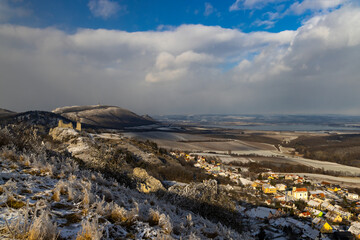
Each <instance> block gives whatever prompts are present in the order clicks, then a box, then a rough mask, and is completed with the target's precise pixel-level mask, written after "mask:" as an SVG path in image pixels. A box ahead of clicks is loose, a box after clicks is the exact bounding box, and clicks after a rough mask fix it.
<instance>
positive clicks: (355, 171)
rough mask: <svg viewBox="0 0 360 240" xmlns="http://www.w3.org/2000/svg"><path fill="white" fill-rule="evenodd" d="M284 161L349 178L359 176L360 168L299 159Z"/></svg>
mask: <svg viewBox="0 0 360 240" xmlns="http://www.w3.org/2000/svg"><path fill="white" fill-rule="evenodd" d="M286 159H287V160H289V161H292V162H297V163H300V164H303V165H306V166H310V167H314V168H323V169H324V170H329V171H341V172H343V173H344V174H348V175H350V176H351V175H355V176H360V168H357V167H352V166H346V165H342V164H338V163H334V162H326V161H319V160H312V159H307V158H301V157H286Z"/></svg>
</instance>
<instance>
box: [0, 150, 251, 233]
mask: <svg viewBox="0 0 360 240" xmlns="http://www.w3.org/2000/svg"><path fill="white" fill-rule="evenodd" d="M0 155H1V152H0ZM25 158H29V159H30V165H29V166H27V164H25V162H23V160H21V161H20V160H7V159H0V190H1V191H0V206H1V207H0V238H1V239H12V238H13V236H12V235H13V233H16V234H19V236H25V234H27V233H28V232H29V231H31V229H38V230H39V231H43V232H46V231H47V230H46V229H48V230H49V229H53V228H54V229H53V230H51V231H52V233H53V234H56V232H58V233H59V236H60V238H61V239H75V238H76V237H77V236H78V235H79V234H81V233H82V232H83V231H86V232H87V231H90V230H91V232H87V233H88V234H91V235H92V236H93V237H94V238H95V235H94V234H100V235H103V237H104V238H105V239H128V238H134V239H144V238H145V239H205V238H206V237H205V235H204V234H205V233H209V234H212V233H216V234H218V235H219V236H221V238H223V239H251V237H249V235H248V234H247V235H240V234H238V233H237V232H235V231H234V230H231V229H229V228H227V227H225V226H223V225H221V224H217V223H213V222H210V221H209V220H207V219H204V218H202V217H200V216H198V215H196V214H194V213H192V212H190V211H187V210H183V209H180V208H178V207H177V206H175V205H171V204H169V203H167V202H165V201H164V200H161V199H157V198H156V197H155V196H154V195H147V194H143V193H140V192H138V191H136V190H132V189H129V188H127V187H124V186H121V185H119V184H118V183H117V182H116V181H115V180H110V181H109V180H108V179H105V178H103V176H102V175H101V174H99V173H96V172H91V171H88V170H79V169H78V167H77V165H76V164H75V163H74V162H72V160H71V159H64V160H59V159H56V158H50V159H47V158H46V156H36V155H34V154H32V155H29V156H26V157H25ZM16 159H19V158H16ZM177 184H181V183H177ZM105 200H106V201H105ZM5 203H6V204H5ZM27 203H28V205H27ZM28 213H29V214H28ZM35 213H37V214H35ZM39 220H40V222H39ZM35 224H40V225H39V226H38V225H36V226H38V228H35ZM54 224H56V226H55V225H54ZM85 226H88V227H85ZM9 229H10V230H9ZM36 231H37V230H36ZM244 234H246V233H244ZM45 239H46V238H45Z"/></svg>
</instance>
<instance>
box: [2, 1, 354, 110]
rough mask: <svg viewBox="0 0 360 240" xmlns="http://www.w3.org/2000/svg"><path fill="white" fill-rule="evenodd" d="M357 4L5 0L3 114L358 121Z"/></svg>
mask: <svg viewBox="0 0 360 240" xmlns="http://www.w3.org/2000/svg"><path fill="white" fill-rule="evenodd" d="M359 23H360V6H359V1H358V0H297V1H292V0H231V1H185V0H181V1H165V0H161V1H138V0H129V1H125V0H123V1H117V0H63V1H45V0H32V1H30V0H1V1H0V72H1V76H0V103H1V105H0V107H1V108H6V109H10V110H14V111H24V110H29V109H43V110H52V109H54V108H56V107H60V106H66V105H87V104H97V103H98V102H100V103H102V104H107V105H116V106H121V107H124V108H128V109H131V110H133V111H135V112H138V113H141V114H145V113H148V114H176V113H271V114H274V113H280V114H281V113H301V114H314V113H316V114H321V113H342V114H360V106H359V103H360V95H359V94H358V92H359V90H360V81H359V79H358V76H359V75H360V69H359V67H358V62H359V56H360V27H359Z"/></svg>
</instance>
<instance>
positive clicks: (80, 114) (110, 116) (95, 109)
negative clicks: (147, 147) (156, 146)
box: [53, 105, 156, 128]
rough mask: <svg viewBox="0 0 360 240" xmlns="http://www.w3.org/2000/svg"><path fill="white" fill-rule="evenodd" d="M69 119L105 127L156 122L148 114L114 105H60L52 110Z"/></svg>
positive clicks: (122, 126) (121, 126) (132, 125)
mask: <svg viewBox="0 0 360 240" xmlns="http://www.w3.org/2000/svg"><path fill="white" fill-rule="evenodd" d="M53 113H57V114H60V115H61V116H63V117H66V118H68V119H70V120H73V121H77V120H80V122H81V123H86V124H90V125H93V126H97V127H105V128H124V127H134V126H140V125H149V124H154V123H156V122H155V120H153V119H152V118H149V117H148V116H145V117H142V116H139V115H137V114H135V113H133V112H131V111H129V110H127V109H123V108H120V107H115V106H102V105H89V106H70V107H61V108H57V109H55V110H53Z"/></svg>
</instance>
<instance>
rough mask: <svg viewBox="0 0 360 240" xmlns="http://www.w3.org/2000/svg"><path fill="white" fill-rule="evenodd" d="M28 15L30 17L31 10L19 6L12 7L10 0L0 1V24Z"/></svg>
mask: <svg viewBox="0 0 360 240" xmlns="http://www.w3.org/2000/svg"><path fill="white" fill-rule="evenodd" d="M28 15H30V11H29V10H27V9H25V8H22V7H18V6H11V5H10V1H8V0H2V1H0V22H1V21H8V20H10V19H12V18H16V17H17V18H19V17H25V16H28Z"/></svg>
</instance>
